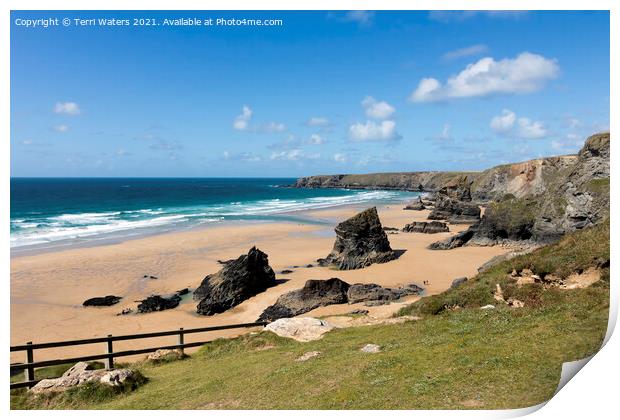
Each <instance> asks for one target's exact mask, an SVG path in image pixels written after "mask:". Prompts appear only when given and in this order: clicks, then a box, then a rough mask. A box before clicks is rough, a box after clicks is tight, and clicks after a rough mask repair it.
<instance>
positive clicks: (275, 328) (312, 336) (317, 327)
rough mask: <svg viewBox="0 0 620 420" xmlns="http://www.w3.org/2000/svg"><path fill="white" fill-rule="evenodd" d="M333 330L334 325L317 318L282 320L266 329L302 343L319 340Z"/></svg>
mask: <svg viewBox="0 0 620 420" xmlns="http://www.w3.org/2000/svg"><path fill="white" fill-rule="evenodd" d="M332 329H334V326H333V325H331V324H329V323H328V322H326V321H323V320H321V319H317V318H281V319H278V320H276V321H274V322H272V323H271V324H268V325H267V326H266V327H265V331H270V332H272V333H274V334H276V335H278V336H280V337H287V338H292V339H293V340H296V341H302V342H306V341H313V340H318V339H320V338H321V337H323V334H325V333H326V332H328V331H331V330H332Z"/></svg>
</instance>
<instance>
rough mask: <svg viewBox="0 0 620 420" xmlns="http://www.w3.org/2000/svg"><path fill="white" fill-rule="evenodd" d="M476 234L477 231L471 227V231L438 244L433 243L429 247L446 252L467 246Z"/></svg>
mask: <svg viewBox="0 0 620 420" xmlns="http://www.w3.org/2000/svg"><path fill="white" fill-rule="evenodd" d="M474 233H475V230H474V229H472V228H471V227H470V228H469V229H467V230H464V231H462V232H459V233H457V234H456V235H454V236H451V237H449V238H446V239H443V240H441V241H438V242H433V243H432V244H430V245H429V246H428V249H433V250H446V249H453V248H458V247H460V246H463V245H465V244H466V243H467V242H468V241H469V240H470V239H471V238H472V237H473V236H474Z"/></svg>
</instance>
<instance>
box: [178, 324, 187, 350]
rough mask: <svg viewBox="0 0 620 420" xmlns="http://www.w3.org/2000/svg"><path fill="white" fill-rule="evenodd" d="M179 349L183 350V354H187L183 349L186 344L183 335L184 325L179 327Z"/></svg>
mask: <svg viewBox="0 0 620 420" xmlns="http://www.w3.org/2000/svg"><path fill="white" fill-rule="evenodd" d="M178 344H179V350H181V354H185V351H184V350H183V345H184V344H185V337H184V336H183V327H181V328H179V343H178Z"/></svg>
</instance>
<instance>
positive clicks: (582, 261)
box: [11, 223, 609, 409]
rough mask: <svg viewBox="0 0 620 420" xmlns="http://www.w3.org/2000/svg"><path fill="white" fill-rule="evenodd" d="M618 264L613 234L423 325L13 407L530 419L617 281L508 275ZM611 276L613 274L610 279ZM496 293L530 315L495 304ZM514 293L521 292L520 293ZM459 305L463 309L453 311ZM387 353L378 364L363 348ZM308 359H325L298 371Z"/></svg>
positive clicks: (416, 310) (586, 346) (595, 235)
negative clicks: (484, 413)
mask: <svg viewBox="0 0 620 420" xmlns="http://www.w3.org/2000/svg"><path fill="white" fill-rule="evenodd" d="M607 260H609V224H608V223H603V224H601V225H598V226H596V227H594V228H590V229H585V230H583V231H579V232H576V233H574V234H571V235H567V236H566V237H565V238H564V239H563V240H562V241H560V242H559V243H557V244H554V245H550V246H547V247H544V248H541V249H539V250H538V251H536V252H534V253H532V254H530V255H525V256H520V257H517V258H515V259H512V260H509V261H506V262H503V263H501V264H499V265H497V266H495V267H493V268H491V269H490V270H488V271H486V272H484V273H482V274H480V275H478V276H477V277H475V278H473V279H471V280H469V281H467V282H466V283H464V284H463V285H461V286H460V287H457V288H455V289H453V290H450V291H447V292H445V293H442V294H440V295H437V296H429V297H425V298H423V299H422V300H420V301H419V302H418V303H415V304H413V305H412V306H409V307H408V308H406V309H405V310H403V313H411V314H419V315H421V316H422V319H421V320H419V321H412V322H407V323H404V324H398V325H376V326H367V327H356V328H346V329H340V330H334V331H332V332H330V333H328V334H326V335H325V337H324V338H323V339H321V340H319V341H315V342H309V343H298V342H295V341H292V340H289V339H283V338H280V337H277V336H275V335H273V334H271V333H265V332H263V333H259V334H254V335H245V336H242V337H239V338H236V339H226V340H225V339H222V340H217V341H215V342H213V343H211V344H209V345H207V346H205V347H204V348H203V349H201V351H200V352H199V353H198V354H195V355H192V357H190V358H188V359H185V360H182V361H176V362H170V363H168V364H163V365H149V364H146V363H144V364H139V365H138V367H139V369H140V371H141V372H142V373H143V374H144V375H145V376H146V377H148V378H149V382H148V383H147V384H145V385H144V386H142V387H141V388H139V389H138V390H136V391H135V392H133V393H131V394H125V395H116V396H114V395H112V396H110V395H105V396H102V397H100V396H96V395H95V396H93V395H90V394H88V393H84V394H79V393H76V394H75V395H74V396H72V397H67V396H66V395H65V396H56V397H52V398H38V399H37V398H25V397H24V394H23V393H19V392H15V393H13V394H12V401H11V405H12V408H108V409H166V408H179V409H217V408H228V409H242V408H246V409H261V408H263V409H267V408H271V409H285V408H288V409H322V408H323V409H333V408H338V409H396V408H400V409H438V408H454V409H471V408H484V409H493V408H518V407H525V406H531V405H534V404H538V403H540V402H543V401H545V400H547V399H549V398H550V397H551V396H552V395H553V393H554V391H555V389H556V387H557V384H558V380H559V378H560V373H561V364H562V363H563V362H566V361H571V360H576V359H580V358H583V357H586V356H589V355H591V354H593V353H594V352H596V351H597V350H598V348H599V347H600V345H601V342H602V340H603V337H604V335H605V332H606V327H607V316H608V309H609V283H608V272H607V274H604V275H603V279H602V281H599V282H597V283H595V284H594V285H593V286H591V287H589V288H586V289H575V290H558V289H545V288H542V287H540V286H538V285H527V287H526V286H523V287H521V288H516V287H513V286H511V285H510V282H509V281H508V273H509V272H510V271H511V270H512V269H513V268H515V269H517V270H520V269H522V268H530V269H532V270H533V271H534V272H538V273H553V274H555V275H557V276H560V277H562V276H566V275H569V274H570V273H572V272H579V271H580V270H581V271H583V270H585V269H587V268H589V267H593V266H603V267H604V266H605V264H604V262H605V261H607ZM604 270H605V268H603V271H604ZM496 283H500V284H502V285H503V286H504V289H505V293H506V297H508V296H513V297H517V298H519V299H521V300H522V301H524V302H525V307H523V308H510V307H508V306H506V305H503V306H500V305H498V306H497V308H496V309H493V310H481V309H479V306H480V305H483V304H486V303H490V302H491V301H492V299H493V290H494V287H495V284H496ZM511 287H512V288H511ZM454 305H459V306H460V309H458V310H446V309H447V308H450V307H451V308H453V307H454ZM368 343H373V344H378V345H380V346H381V348H382V351H381V352H380V353H376V354H369V353H362V352H360V348H361V347H362V346H364V345H365V344H368ZM308 351H320V352H321V355H320V356H318V357H316V358H313V359H310V360H307V361H305V362H297V361H295V359H296V358H297V357H299V356H300V355H302V354H304V353H305V352H308Z"/></svg>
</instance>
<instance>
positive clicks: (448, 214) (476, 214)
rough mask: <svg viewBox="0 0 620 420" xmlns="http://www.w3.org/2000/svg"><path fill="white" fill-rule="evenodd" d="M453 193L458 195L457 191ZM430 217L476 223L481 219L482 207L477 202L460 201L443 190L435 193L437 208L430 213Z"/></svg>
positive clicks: (430, 218)
mask: <svg viewBox="0 0 620 420" xmlns="http://www.w3.org/2000/svg"><path fill="white" fill-rule="evenodd" d="M451 194H452V195H456V194H457V193H451ZM460 194H463V193H462V192H461V193H460ZM428 219H429V220H451V221H452V222H454V223H475V222H477V221H478V220H479V219H480V207H478V205H477V204H474V203H471V202H466V201H460V200H457V199H455V198H453V197H451V196H449V195H447V194H445V193H443V192H438V193H437V194H435V208H434V209H433V211H431V213H430V214H429V215H428Z"/></svg>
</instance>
